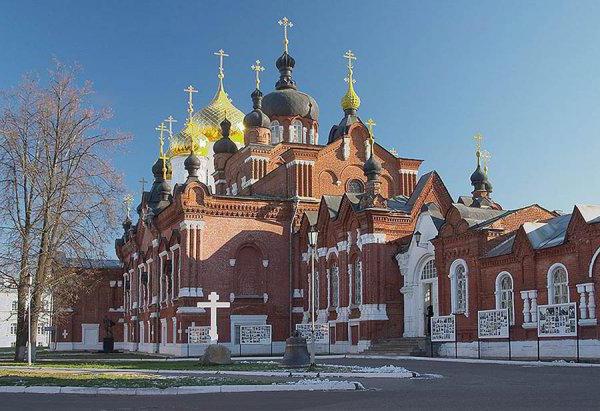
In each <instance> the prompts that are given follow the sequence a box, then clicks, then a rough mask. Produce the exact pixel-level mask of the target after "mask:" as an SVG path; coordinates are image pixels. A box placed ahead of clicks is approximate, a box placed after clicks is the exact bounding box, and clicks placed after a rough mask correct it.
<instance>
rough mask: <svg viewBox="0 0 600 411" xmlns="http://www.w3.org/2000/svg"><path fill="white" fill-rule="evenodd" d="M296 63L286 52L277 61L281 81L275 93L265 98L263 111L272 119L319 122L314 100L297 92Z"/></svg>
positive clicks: (317, 108) (276, 85)
mask: <svg viewBox="0 0 600 411" xmlns="http://www.w3.org/2000/svg"><path fill="white" fill-rule="evenodd" d="M295 64H296V62H295V60H294V58H293V57H292V56H290V55H289V54H288V52H287V51H284V52H283V54H282V55H281V56H280V57H279V58H278V59H277V63H276V66H277V69H278V70H279V80H278V81H277V83H276V84H275V89H276V90H275V91H273V92H271V93H269V94H267V95H265V96H264V98H263V100H262V111H263V112H264V113H265V114H266V115H267V116H268V117H269V118H270V119H272V118H274V117H279V116H282V117H292V116H300V117H304V118H308V119H311V120H315V121H317V120H318V119H319V105H318V104H317V102H316V101H315V99H314V98H312V97H311V96H309V95H308V94H306V93H303V92H301V91H298V90H297V86H296V82H295V81H294V80H293V79H292V70H293V69H294V66H295Z"/></svg>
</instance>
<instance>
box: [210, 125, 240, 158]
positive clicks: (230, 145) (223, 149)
mask: <svg viewBox="0 0 600 411" xmlns="http://www.w3.org/2000/svg"><path fill="white" fill-rule="evenodd" d="M230 131H231V123H230V122H229V120H227V119H224V120H223V121H222V122H221V135H222V137H221V138H220V139H219V140H218V141H217V142H216V143H215V145H214V146H213V151H214V152H215V154H221V153H230V154H234V153H237V151H238V148H237V146H236V145H235V143H234V142H233V141H232V140H231V138H229V133H230Z"/></svg>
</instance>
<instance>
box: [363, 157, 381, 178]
mask: <svg viewBox="0 0 600 411" xmlns="http://www.w3.org/2000/svg"><path fill="white" fill-rule="evenodd" d="M363 172H364V173H365V176H366V177H367V180H377V178H378V177H379V175H381V163H380V162H379V161H377V159H375V156H374V155H373V154H371V156H370V157H369V159H368V160H367V161H365V164H364V165H363Z"/></svg>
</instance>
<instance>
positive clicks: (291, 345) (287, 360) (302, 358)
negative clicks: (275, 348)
mask: <svg viewBox="0 0 600 411" xmlns="http://www.w3.org/2000/svg"><path fill="white" fill-rule="evenodd" d="M281 364H282V365H285V366H286V367H292V368H300V367H308V366H309V365H310V354H309V353H308V348H307V346H306V338H304V337H301V336H300V333H299V332H298V331H295V332H294V334H293V335H292V336H291V337H290V338H288V339H287V340H285V354H284V355H283V359H282V360H281Z"/></svg>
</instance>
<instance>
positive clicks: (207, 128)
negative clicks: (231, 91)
mask: <svg viewBox="0 0 600 411" xmlns="http://www.w3.org/2000/svg"><path fill="white" fill-rule="evenodd" d="M225 117H227V119H228V120H229V121H231V135H230V138H231V140H233V142H235V143H236V144H239V145H243V144H244V113H242V112H241V111H240V110H239V109H238V108H237V107H236V106H234V105H233V103H232V102H231V100H230V99H229V97H228V96H227V93H226V92H225V89H224V87H223V82H222V79H219V86H218V88H217V92H216V94H215V96H214V97H213V99H212V100H211V101H210V103H208V105H207V106H206V107H204V108H202V109H200V110H199V111H197V112H196V113H195V114H194V115H193V116H192V121H191V123H186V126H185V127H184V129H183V130H182V131H181V132H179V133H177V134H175V135H173V138H172V139H171V141H170V145H169V155H170V156H177V155H182V154H189V152H190V144H189V137H188V136H186V134H187V135H189V133H191V134H192V137H193V139H194V146H195V149H196V154H197V155H199V156H207V155H208V154H209V153H208V145H209V143H210V142H215V141H217V140H218V139H219V138H220V137H221V122H222V121H223V120H225Z"/></svg>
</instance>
